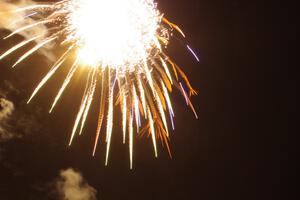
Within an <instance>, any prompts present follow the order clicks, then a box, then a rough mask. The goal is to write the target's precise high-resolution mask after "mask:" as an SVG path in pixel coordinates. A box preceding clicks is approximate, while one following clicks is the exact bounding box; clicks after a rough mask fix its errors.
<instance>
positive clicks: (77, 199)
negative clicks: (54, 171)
mask: <svg viewBox="0 0 300 200" xmlns="http://www.w3.org/2000/svg"><path fill="white" fill-rule="evenodd" d="M56 189H57V191H58V193H59V195H60V198H61V199H62V200H96V193H97V191H96V190H95V189H94V188H93V187H91V186H90V185H89V184H88V183H87V182H86V181H85V180H84V178H83V177H82V175H81V174H80V173H79V172H76V171H74V170H73V169H72V168H69V169H66V170H62V171H61V172H60V177H59V179H58V180H57V182H56Z"/></svg>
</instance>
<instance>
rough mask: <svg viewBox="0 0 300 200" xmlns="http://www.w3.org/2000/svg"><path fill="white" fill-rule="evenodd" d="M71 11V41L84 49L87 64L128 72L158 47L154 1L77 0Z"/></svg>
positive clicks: (70, 6)
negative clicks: (74, 41) (127, 70)
mask: <svg viewBox="0 0 300 200" xmlns="http://www.w3.org/2000/svg"><path fill="white" fill-rule="evenodd" d="M69 10H71V11H72V12H70V14H69V16H68V23H69V24H70V26H69V29H70V32H71V33H72V34H71V35H70V36H69V40H76V42H77V44H78V45H79V46H81V48H82V49H83V50H80V55H81V59H83V62H84V63H92V64H95V63H97V64H98V65H101V66H110V67H114V68H123V69H122V70H126V69H128V68H132V67H136V66H137V64H139V63H141V62H142V61H143V60H144V59H146V58H147V57H148V55H149V54H150V53H151V50H152V49H153V47H154V46H156V45H157V42H156V40H157V36H156V34H157V29H158V28H159V23H160V15H159V12H158V11H157V9H156V5H155V4H154V3H153V1H147V0H146V1H141V0H128V1H124V0H109V1H107V0H74V1H73V3H72V4H69ZM83 55H84V56H83ZM124 68H125V69H124Z"/></svg>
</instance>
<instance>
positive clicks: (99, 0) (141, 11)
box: [0, 0, 199, 168]
mask: <svg viewBox="0 0 300 200" xmlns="http://www.w3.org/2000/svg"><path fill="white" fill-rule="evenodd" d="M5 12H10V13H12V14H15V15H17V14H20V13H22V14H23V15H24V16H23V19H22V20H21V22H22V21H25V20H26V21H27V23H19V22H20V21H19V22H18V21H17V22H15V23H14V26H16V28H15V30H14V31H12V33H10V34H9V35H8V36H6V37H5V38H4V39H7V38H10V37H12V36H14V35H16V34H22V33H24V32H26V31H30V30H32V29H35V28H37V27H41V26H42V27H46V28H47V31H43V32H39V33H38V34H34V35H32V36H31V37H29V38H26V39H25V40H24V41H22V42H20V43H19V44H17V45H15V46H13V47H12V48H10V49H9V50H7V51H6V52H4V53H3V54H2V55H0V60H1V59H3V58H4V57H6V56H8V55H10V54H11V53H13V52H14V51H16V50H18V49H20V48H22V47H25V46H26V45H28V44H30V43H32V42H33V41H35V42H36V44H35V46H34V47H33V48H31V49H30V50H28V51H27V52H26V53H25V54H23V55H22V56H21V57H19V58H18V59H17V61H16V62H15V64H13V67H15V66H16V65H18V64H19V63H21V62H22V61H24V60H25V59H26V58H28V57H29V56H30V55H32V54H33V53H35V52H37V51H39V50H40V49H42V48H44V47H45V46H46V45H49V44H54V45H56V46H57V47H60V48H62V49H65V51H64V52H63V53H62V55H60V56H59V57H58V59H57V60H56V62H55V63H54V64H53V66H52V67H51V68H50V71H49V72H48V73H47V74H46V76H45V77H44V78H43V79H42V81H41V82H40V83H39V84H38V86H37V87H36V89H35V90H34V91H33V93H32V95H31V97H30V98H29V101H28V103H29V102H30V101H31V100H32V99H33V97H34V96H35V95H36V94H37V93H38V91H39V90H40V89H41V88H42V87H43V86H44V84H45V83H46V82H47V81H48V80H49V79H50V78H51V77H52V76H53V75H54V74H55V73H56V71H57V70H58V69H59V68H60V67H61V66H62V65H63V64H64V63H65V62H66V61H67V60H72V59H73V60H72V62H73V64H72V65H71V66H70V69H69V72H68V74H67V76H66V78H65V80H64V82H63V84H62V86H61V88H60V89H59V91H58V94H57V96H56V98H55V99H54V102H53V104H52V106H51V109H50V112H52V111H53V109H54V108H55V105H56V104H57V103H58V101H59V99H60V98H61V96H62V95H63V93H64V91H65V89H66V88H67V86H68V84H69V83H70V81H71V80H72V77H73V76H74V74H75V73H76V71H77V70H78V69H79V68H80V67H85V68H87V70H88V72H87V74H86V76H87V78H86V79H87V81H86V86H85V90H84V93H83V97H82V101H81V104H80V107H79V111H78V114H77V117H76V119H75V123H74V127H73V130H72V134H71V138H70V142H69V144H70V145H71V143H72V141H73V139H74V136H75V135H76V133H79V134H81V133H82V132H83V129H84V126H85V121H86V118H87V116H88V113H89V110H90V107H91V104H92V102H93V99H94V93H95V90H96V89H99V90H100V91H101V97H100V102H99V103H100V110H99V117H98V127H97V130H96V137H95V144H94V148H93V155H95V152H96V147H97V144H98V140H99V136H100V132H101V130H102V129H104V130H105V134H106V135H105V138H106V143H107V149H106V160H105V164H106V165H107V163H108V157H109V151H110V143H111V138H112V131H113V127H114V124H113V121H114V119H113V116H114V114H113V113H114V112H115V111H114V110H115V109H118V108H120V113H121V114H122V129H123V142H124V143H125V142H126V140H128V143H129V152H130V167H131V168H132V160H133V143H134V141H133V140H134V138H135V137H134V133H138V134H149V136H150V137H151V140H152V142H153V148H154V154H155V156H157V155H158V153H157V140H161V141H162V142H163V143H164V144H166V147H167V149H168V152H169V154H170V156H171V152H170V148H169V130H168V123H167V121H168V120H170V121H171V125H172V129H174V122H173V118H174V117H175V114H174V111H173V108H172V102H171V99H170V93H171V92H172V89H173V88H177V89H178V90H179V91H180V92H181V93H182V95H183V97H184V99H185V101H186V103H187V105H188V106H190V107H191V109H192V111H193V112H194V114H195V116H196V117H197V114H196V112H195V109H194V107H193V105H192V103H191V101H190V96H191V95H195V94H196V91H195V90H194V89H193V88H192V86H191V84H190V82H189V80H188V78H187V76H186V75H185V73H184V72H183V71H182V69H181V68H180V67H179V66H178V65H177V64H176V63H175V62H174V61H173V60H172V59H171V58H170V57H168V56H167V55H166V53H165V52H164V51H165V49H166V48H167V46H168V44H169V41H170V39H171V38H172V36H173V34H177V35H180V37H182V39H184V38H185V35H184V33H183V31H182V30H181V29H180V28H179V27H178V26H177V25H175V24H173V23H171V22H170V21H168V20H167V19H166V18H165V17H164V16H163V15H162V14H161V13H160V12H159V11H158V9H157V6H156V3H155V2H154V1H153V0H62V1H59V2H57V3H47V4H32V5H28V6H25V7H19V8H17V9H14V10H9V11H8V10H6V11H5V10H4V11H1V13H2V14H3V13H5ZM1 13H0V15H1ZM28 22H29V23H28ZM186 48H187V49H188V50H189V51H190V52H191V53H192V55H194V56H195V58H196V59H197V60H198V61H199V59H198V57H197V56H196V54H195V53H194V51H193V50H192V49H191V48H190V46H188V45H186ZM74 55H75V56H74ZM185 85H186V87H187V88H188V90H189V94H188V93H187V92H186V91H185V89H184V87H185ZM116 105H117V106H116ZM143 124H144V125H143ZM104 126H106V127H104Z"/></svg>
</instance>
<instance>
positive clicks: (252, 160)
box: [0, 0, 287, 200]
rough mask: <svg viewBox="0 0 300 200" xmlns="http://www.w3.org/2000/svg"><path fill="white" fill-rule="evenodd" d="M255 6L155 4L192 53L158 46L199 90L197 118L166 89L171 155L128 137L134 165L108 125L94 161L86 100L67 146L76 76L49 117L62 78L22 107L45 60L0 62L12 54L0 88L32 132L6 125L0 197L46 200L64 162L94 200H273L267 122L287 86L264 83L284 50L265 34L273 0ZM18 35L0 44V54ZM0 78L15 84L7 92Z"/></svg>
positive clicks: (274, 169) (275, 35)
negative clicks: (107, 141)
mask: <svg viewBox="0 0 300 200" xmlns="http://www.w3.org/2000/svg"><path fill="white" fill-rule="evenodd" d="M258 2H259V3H258ZM258 2H255V1H239V0H232V1H221V0H209V1H203V0H187V1H179V0H159V1H158V3H159V8H160V10H161V11H162V12H164V13H165V15H166V16H167V17H168V18H169V19H170V20H171V21H173V22H175V23H176V24H179V25H180V26H181V27H182V28H183V30H184V31H185V33H186V34H187V38H188V41H189V43H190V44H191V46H192V47H193V48H194V49H195V51H196V52H197V54H198V55H199V57H200V59H201V62H200V63H196V62H195V61H194V59H193V57H192V56H191V55H190V54H189V53H188V52H187V51H186V49H185V48H184V47H182V46H181V45H180V44H179V43H178V42H176V41H175V40H174V42H173V43H172V44H171V45H170V48H169V50H168V51H169V54H170V55H171V56H172V57H173V58H174V60H175V61H176V62H177V63H178V64H179V65H180V66H182V67H183V69H184V71H185V72H186V73H187V74H188V75H189V77H190V80H191V82H192V83H193V85H194V87H195V88H197V89H198V91H199V95H198V96H196V97H193V98H192V101H193V102H194V105H195V107H196V110H197V111H198V114H199V119H198V120H196V119H195V118H194V116H193V113H192V112H191V111H190V110H189V109H188V108H187V107H186V106H185V103H184V100H183V98H182V97H181V96H180V94H179V93H178V92H177V93H174V94H173V95H172V98H173V99H174V100H173V103H174V107H175V114H176V118H175V126H176V130H175V132H174V133H172V135H171V149H172V152H173V157H174V158H173V159H172V160H171V159H170V158H169V157H168V155H167V152H166V150H165V149H162V148H161V147H160V149H159V158H158V159H155V158H154V156H153V152H152V146H151V145H152V144H151V140H149V139H147V138H140V139H136V140H135V145H134V170H129V158H128V157H129V155H128V147H127V145H123V144H122V138H121V130H120V127H118V126H115V128H114V131H113V132H114V134H113V141H112V145H111V154H110V161H109V166H108V167H105V166H104V160H105V145H104V142H103V141H101V144H100V145H99V148H98V152H97V155H96V157H95V158H93V157H92V156H91V152H92V144H93V140H94V133H95V129H96V119H97V118H96V116H97V105H93V108H92V109H93V111H92V112H91V113H90V116H89V118H88V121H87V128H86V129H85V131H84V134H83V135H82V136H80V137H76V138H75V141H74V144H73V145H72V146H71V147H68V146H67V144H68V139H69V136H70V132H71V129H72V125H73V121H74V118H75V115H76V112H77V109H78V105H79V102H80V98H81V94H82V89H83V86H82V84H81V83H82V82H83V79H82V78H80V77H79V76H77V77H76V78H75V81H74V82H73V83H72V84H71V85H70V87H69V88H68V90H67V91H66V93H65V95H64V97H63V98H62V101H60V102H59V104H58V106H57V107H56V109H55V112H54V113H53V114H51V115H49V114H48V112H47V109H49V107H50V105H51V102H52V100H53V98H54V96H55V94H56V92H57V90H58V88H59V86H60V84H61V81H62V79H61V78H62V76H54V78H53V79H51V80H50V82H49V83H48V85H47V86H46V87H45V88H44V89H43V90H42V92H41V93H40V94H39V95H38V96H37V98H35V100H34V101H33V102H32V104H30V105H25V103H24V102H25V101H26V100H27V99H28V97H29V95H30V94H31V92H32V91H33V89H34V87H35V86H36V85H37V83H38V82H39V81H40V80H41V78H42V76H43V74H44V73H45V72H47V70H48V66H49V64H47V62H45V59H44V58H43V57H42V56H39V55H35V56H33V57H31V58H29V59H28V60H27V61H26V62H24V63H23V64H20V65H19V66H18V67H17V68H16V69H15V70H11V69H10V68H9V66H10V65H11V64H12V63H13V61H14V59H15V58H16V56H15V55H16V54H15V55H13V56H10V57H8V58H6V59H5V60H3V61H1V62H0V67H1V68H0V86H1V89H2V90H5V91H8V92H7V98H9V99H10V100H11V101H13V102H14V103H15V106H16V110H19V112H20V114H19V115H24V116H28V117H31V118H32V120H33V121H34V122H32V123H33V126H34V128H32V130H31V129H30V130H27V131H24V128H22V124H21V125H20V127H18V126H17V125H16V127H12V128H11V129H13V130H14V131H15V132H24V134H23V137H20V138H16V139H13V140H10V141H8V142H5V143H0V199H1V200H2V199H3V200H12V199H26V200H27V199H28V200H36V199H55V197H54V196H55V195H53V194H52V192H51V187H52V186H51V181H53V180H55V178H56V177H57V176H58V173H59V171H60V170H62V169H66V168H69V167H72V168H74V169H76V170H78V171H80V172H81V173H82V174H83V176H84V178H85V179H86V180H87V182H88V183H89V184H90V185H91V186H93V187H94V188H95V189H96V190H97V191H98V194H97V198H98V199H103V200H117V199H132V200H139V199H143V200H155V199H157V200H161V199H173V200H175V199H176V200H177V199H178V200H179V199H180V200H184V199H203V200H217V199H230V200H234V199H243V200H247V199H249V200H250V199H251V200H253V199H274V198H276V197H279V195H278V191H276V188H277V187H278V186H280V184H281V182H282V177H281V174H280V173H279V171H278V169H279V166H280V165H281V161H280V160H281V157H282V153H281V152H280V151H279V149H280V147H281V145H282V144H283V143H284V142H285V141H283V140H282V139H281V138H280V134H277V132H276V131H273V128H274V125H278V126H280V123H281V119H280V115H279V113H280V112H281V110H282V109H283V108H282V106H281V102H280V100H279V99H277V97H278V95H284V94H285V93H286V92H287V91H284V89H283V88H282V87H281V84H279V83H276V82H275V81H274V80H276V79H277V78H284V76H285V74H283V73H281V69H282V68H284V64H287V63H284V62H282V61H281V59H280V57H281V56H282V54H283V53H284V52H282V49H284V48H285V46H284V45H283V43H282V42H281V41H280V40H281V35H280V33H279V32H276V31H275V32H274V31H272V27H273V26H281V25H282V24H283V22H282V21H281V20H282V19H280V18H276V17H271V13H273V12H274V13H275V10H281V9H283V8H282V7H281V5H279V4H278V5H276V4H275V3H274V2H273V4H272V7H270V6H269V5H267V3H264V1H258ZM273 10H274V11H273ZM4 33H5V31H2V32H1V34H0V35H1V37H2V36H4ZM120 34H121V33H120ZM18 39H20V38H18V37H16V38H15V39H14V40H15V41H14V40H9V41H1V42H0V49H1V52H3V51H4V49H6V47H8V46H11V45H12V43H14V42H16V41H17V40H18ZM274 40H276V41H277V42H276V43H274ZM266 47H267V48H268V49H271V50H266ZM277 49H278V51H277ZM279 49H280V51H279ZM20 53H21V52H18V53H17V55H18V54H20ZM274 60H276V61H274ZM279 66H280V67H279ZM8 83H11V84H12V85H13V87H14V88H15V89H9V87H8V85H9V84H8ZM20 110H21V111H20Z"/></svg>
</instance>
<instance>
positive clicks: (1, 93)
mask: <svg viewBox="0 0 300 200" xmlns="http://www.w3.org/2000/svg"><path fill="white" fill-rule="evenodd" d="M3 82H4V85H5V87H4V89H3V87H2V86H1V85H0V142H7V141H9V140H11V139H16V138H22V137H23V136H25V135H30V134H32V133H35V132H37V131H39V129H40V124H39V122H38V115H39V111H40V109H38V108H37V107H34V109H31V108H27V107H25V105H26V102H24V101H21V102H18V101H17V100H16V98H13V96H14V95H11V94H12V93H15V94H18V93H19V91H18V90H17V89H15V88H14V87H13V85H12V84H11V83H10V82H8V81H3ZM16 102H17V103H16ZM19 107H22V108H23V109H16V108H19ZM33 111H34V112H33Z"/></svg>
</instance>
